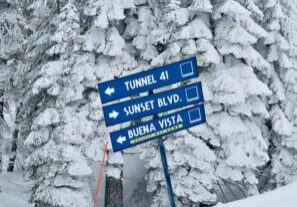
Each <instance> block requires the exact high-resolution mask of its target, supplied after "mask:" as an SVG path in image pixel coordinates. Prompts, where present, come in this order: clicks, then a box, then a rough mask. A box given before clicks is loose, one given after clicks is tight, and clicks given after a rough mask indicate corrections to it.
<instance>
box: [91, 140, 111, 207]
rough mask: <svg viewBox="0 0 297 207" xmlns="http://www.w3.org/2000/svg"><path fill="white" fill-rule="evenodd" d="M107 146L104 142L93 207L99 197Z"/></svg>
mask: <svg viewBox="0 0 297 207" xmlns="http://www.w3.org/2000/svg"><path fill="white" fill-rule="evenodd" d="M107 144H108V143H107V142H105V144H104V151H103V159H102V162H101V166H100V173H99V178H98V183H97V188H96V193H95V196H94V201H93V207H96V206H97V200H98V198H99V195H100V190H101V180H102V174H103V170H104V165H105V159H106V155H107Z"/></svg>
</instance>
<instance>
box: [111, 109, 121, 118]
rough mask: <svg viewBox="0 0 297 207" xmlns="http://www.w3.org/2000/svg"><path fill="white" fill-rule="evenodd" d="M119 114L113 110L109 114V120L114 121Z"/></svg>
mask: <svg viewBox="0 0 297 207" xmlns="http://www.w3.org/2000/svg"><path fill="white" fill-rule="evenodd" d="M118 115H119V113H118V112H117V111H115V110H112V112H111V113H109V118H113V119H116V118H117V117H118Z"/></svg>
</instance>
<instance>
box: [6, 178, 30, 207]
mask: <svg viewBox="0 0 297 207" xmlns="http://www.w3.org/2000/svg"><path fill="white" fill-rule="evenodd" d="M30 190H31V186H30V184H29V183H27V182H26V181H25V180H24V179H23V178H22V176H21V175H20V174H19V173H4V174H0V206H1V207H32V205H30V204H29V203H28V200H29V196H30Z"/></svg>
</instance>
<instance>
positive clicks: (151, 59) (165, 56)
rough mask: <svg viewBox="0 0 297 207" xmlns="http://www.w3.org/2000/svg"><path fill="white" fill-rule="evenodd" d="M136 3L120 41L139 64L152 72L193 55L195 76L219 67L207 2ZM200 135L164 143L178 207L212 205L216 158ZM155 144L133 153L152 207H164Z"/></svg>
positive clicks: (177, 137) (185, 134) (189, 134)
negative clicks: (141, 167)
mask: <svg viewBox="0 0 297 207" xmlns="http://www.w3.org/2000/svg"><path fill="white" fill-rule="evenodd" d="M138 3H139V5H138V6H137V8H136V9H135V10H134V12H133V13H132V14H131V16H130V17H129V18H127V20H128V21H127V28H126V30H125V33H124V34H125V38H127V39H131V40H132V43H133V47H134V48H135V50H136V53H135V54H136V55H135V56H136V57H137V60H138V62H139V63H141V64H142V65H145V67H147V68H152V67H154V66H160V65H164V64H168V63H171V62H174V61H177V60H181V59H184V58H185V57H189V56H195V55H197V58H198V64H199V66H201V67H202V68H203V69H201V70H200V71H203V70H205V69H206V68H208V67H209V66H210V65H211V64H213V63H219V55H218V53H217V51H216V50H215V48H214V46H213V45H212V43H211V41H212V37H213V36H212V32H211V30H210V13H211V12H212V5H211V4H210V2H209V1H208V0H205V1H170V2H167V1H161V2H160V1H139V2H138ZM168 3H169V4H168ZM203 84H204V83H203ZM179 85H180V84H176V85H174V86H169V87H166V89H170V88H173V87H176V86H179ZM200 136H201V135H200V134H195V133H194V132H191V131H183V132H180V133H177V134H174V135H170V136H168V140H167V141H165V147H166V149H167V153H168V156H167V158H168V163H169V168H170V173H171V176H172V181H173V188H174V193H175V196H176V198H177V199H176V200H177V205H178V206H192V205H199V203H215V202H216V196H215V194H214V193H213V183H214V164H215V160H216V157H215V154H214V152H213V151H212V150H211V149H210V148H209V146H208V140H204V139H200ZM157 143H158V142H157V141H155V142H151V143H148V144H145V145H143V146H140V147H139V149H140V151H141V157H142V158H143V159H145V161H146V167H147V169H148V172H147V175H146V178H147V180H148V186H147V190H148V191H149V192H154V194H155V196H154V200H153V204H152V206H158V207H160V206H169V202H168V199H167V197H168V196H167V191H166V183H165V179H164V176H163V169H162V164H161V159H160V155H159V151H158V147H157Z"/></svg>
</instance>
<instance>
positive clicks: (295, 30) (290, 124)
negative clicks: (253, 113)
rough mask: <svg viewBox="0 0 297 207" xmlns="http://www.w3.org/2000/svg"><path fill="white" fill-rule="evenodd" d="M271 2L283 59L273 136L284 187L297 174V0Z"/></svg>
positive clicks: (277, 175)
mask: <svg viewBox="0 0 297 207" xmlns="http://www.w3.org/2000/svg"><path fill="white" fill-rule="evenodd" d="M271 4H272V6H271V9H273V14H272V16H273V17H274V19H276V20H274V21H275V23H274V24H272V26H273V25H276V26H278V23H279V25H280V29H278V39H276V43H277V44H276V48H275V50H277V52H274V54H275V53H276V54H277V55H278V56H276V55H274V57H275V56H276V58H279V62H280V63H279V64H278V65H280V66H279V67H278V73H279V74H280V80H281V82H282V83H283V84H284V90H285V100H284V101H283V102H282V103H281V105H280V106H276V107H274V108H273V109H272V113H273V115H274V116H273V117H272V128H273V131H274V132H275V134H276V135H277V136H275V137H274V138H273V141H274V145H275V150H276V151H275V153H274V155H273V157H272V175H274V177H273V178H274V179H273V181H272V184H274V185H275V186H281V185H285V184H288V183H290V182H292V181H294V180H296V177H297V174H296V170H297V165H296V161H297V158H296V153H297V144H296V143H297V138H296V135H297V128H296V126H297V121H296V120H297V111H296V99H297V90H296V82H297V71H296V68H297V64H296V63H297V61H296V60H297V55H296V54H297V52H296V51H297V47H296V40H297V23H296V22H297V12H296V11H297V10H296V9H297V1H296V0H292V1H284V0H282V1H280V2H279V1H276V2H274V1H272V3H271ZM283 13H284V14H283ZM274 27H275V26H274ZM279 38H281V39H280V40H279ZM287 41H288V43H287ZM284 47H285V49H288V57H287V56H282V54H283V53H282V51H283V50H284ZM284 64H285V66H283V65H284Z"/></svg>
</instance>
